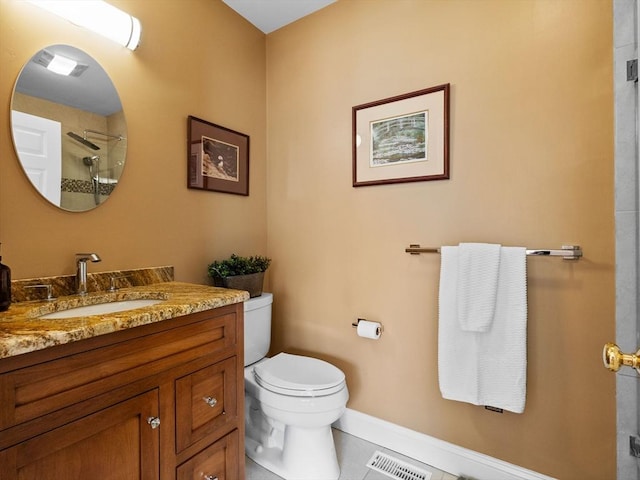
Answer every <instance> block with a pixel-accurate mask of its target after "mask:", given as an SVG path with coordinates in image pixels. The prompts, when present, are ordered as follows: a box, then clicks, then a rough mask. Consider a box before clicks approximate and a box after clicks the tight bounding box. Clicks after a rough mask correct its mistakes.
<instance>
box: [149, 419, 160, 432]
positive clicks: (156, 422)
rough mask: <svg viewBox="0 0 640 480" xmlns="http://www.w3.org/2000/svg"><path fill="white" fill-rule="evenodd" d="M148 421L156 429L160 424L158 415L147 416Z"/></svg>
mask: <svg viewBox="0 0 640 480" xmlns="http://www.w3.org/2000/svg"><path fill="white" fill-rule="evenodd" d="M147 423H148V424H149V425H151V428H153V429H154V430H155V429H156V428H158V427H159V426H160V419H159V418H158V417H149V418H147Z"/></svg>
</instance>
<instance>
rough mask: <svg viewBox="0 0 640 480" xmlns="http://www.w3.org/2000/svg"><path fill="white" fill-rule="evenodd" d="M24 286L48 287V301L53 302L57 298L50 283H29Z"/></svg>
mask: <svg viewBox="0 0 640 480" xmlns="http://www.w3.org/2000/svg"><path fill="white" fill-rule="evenodd" d="M24 288H46V289H47V298H46V300H47V301H48V302H51V301H53V300H55V299H56V297H54V296H53V286H52V285H51V284H50V283H39V284H37V285H27V286H25V287H24Z"/></svg>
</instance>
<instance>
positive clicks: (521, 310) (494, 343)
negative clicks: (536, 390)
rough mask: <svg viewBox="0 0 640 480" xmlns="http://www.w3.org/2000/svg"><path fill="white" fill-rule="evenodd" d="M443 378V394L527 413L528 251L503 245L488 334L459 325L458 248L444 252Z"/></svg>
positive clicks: (440, 343)
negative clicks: (493, 308) (492, 315)
mask: <svg viewBox="0 0 640 480" xmlns="http://www.w3.org/2000/svg"><path fill="white" fill-rule="evenodd" d="M441 254H442V255H441V257H442V258H441V261H442V265H441V269H440V294H439V310H440V320H439V328H438V378H439V382H440V391H441V393H442V396H443V397H444V398H446V399H450V400H458V401H462V402H469V403H472V404H474V405H487V406H493V407H497V408H502V409H504V410H509V411H511V412H515V413H522V412H523V411H524V406H525V398H526V380H527V346H526V344H527V288H526V250H525V249H524V248H521V247H501V249H500V268H499V271H498V290H497V294H496V305H495V312H494V318H493V321H492V323H491V326H490V328H489V329H488V330H487V331H486V332H467V331H463V330H462V329H461V328H460V323H459V321H458V302H457V291H458V289H457V285H458V281H459V278H458V261H459V249H458V247H442V248H441Z"/></svg>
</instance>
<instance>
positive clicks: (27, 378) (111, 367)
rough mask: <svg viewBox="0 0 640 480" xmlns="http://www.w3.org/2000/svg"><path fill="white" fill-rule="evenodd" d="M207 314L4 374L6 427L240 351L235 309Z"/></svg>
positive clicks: (2, 419)
mask: <svg viewBox="0 0 640 480" xmlns="http://www.w3.org/2000/svg"><path fill="white" fill-rule="evenodd" d="M207 313H208V315H202V314H198V317H197V318H198V320H199V321H196V322H190V323H187V324H186V325H179V324H178V325H177V326H176V324H175V323H174V324H172V325H173V327H167V328H166V329H164V330H162V329H161V327H159V328H158V330H160V331H157V332H156V333H150V334H147V335H143V336H141V337H138V338H134V339H132V340H128V341H123V342H118V343H113V342H112V343H111V344H109V345H107V346H103V347H97V348H92V349H91V350H87V351H83V352H80V353H75V354H73V355H69V356H65V357H62V358H57V359H54V360H51V361H48V362H44V363H38V364H36V365H32V366H28V367H25V368H20V369H18V370H14V371H11V372H8V373H5V374H3V375H0V404H2V405H3V409H2V415H1V416H0V430H1V429H4V428H7V427H10V426H13V425H16V424H20V423H22V422H25V421H27V420H31V419H34V418H37V417H39V416H42V415H44V414H47V413H50V412H53V411H55V410H58V409H61V408H63V407H68V406H69V405H72V404H74V403H77V402H80V401H82V400H86V399H88V398H92V397H96V396H98V395H101V394H103V393H105V392H108V391H110V390H114V389H116V388H118V387H120V386H121V385H125V384H130V383H133V382H135V381H137V380H140V379H143V378H146V377H150V376H152V375H155V374H160V373H162V372H165V371H167V370H168V369H170V368H173V367H175V366H178V365H181V364H183V363H186V362H189V361H191V360H194V359H198V358H201V357H203V356H205V355H211V354H212V353H214V352H220V355H221V357H224V356H228V355H233V354H235V348H236V342H237V339H236V315H235V313H228V314H225V315H220V314H217V316H216V312H215V311H212V312H207ZM138 328H139V327H138Z"/></svg>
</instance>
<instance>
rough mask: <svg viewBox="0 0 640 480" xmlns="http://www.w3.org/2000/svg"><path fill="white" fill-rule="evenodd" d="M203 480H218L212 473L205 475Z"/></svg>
mask: <svg viewBox="0 0 640 480" xmlns="http://www.w3.org/2000/svg"><path fill="white" fill-rule="evenodd" d="M204 480H218V477H214V476H213V475H205V476H204Z"/></svg>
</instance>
